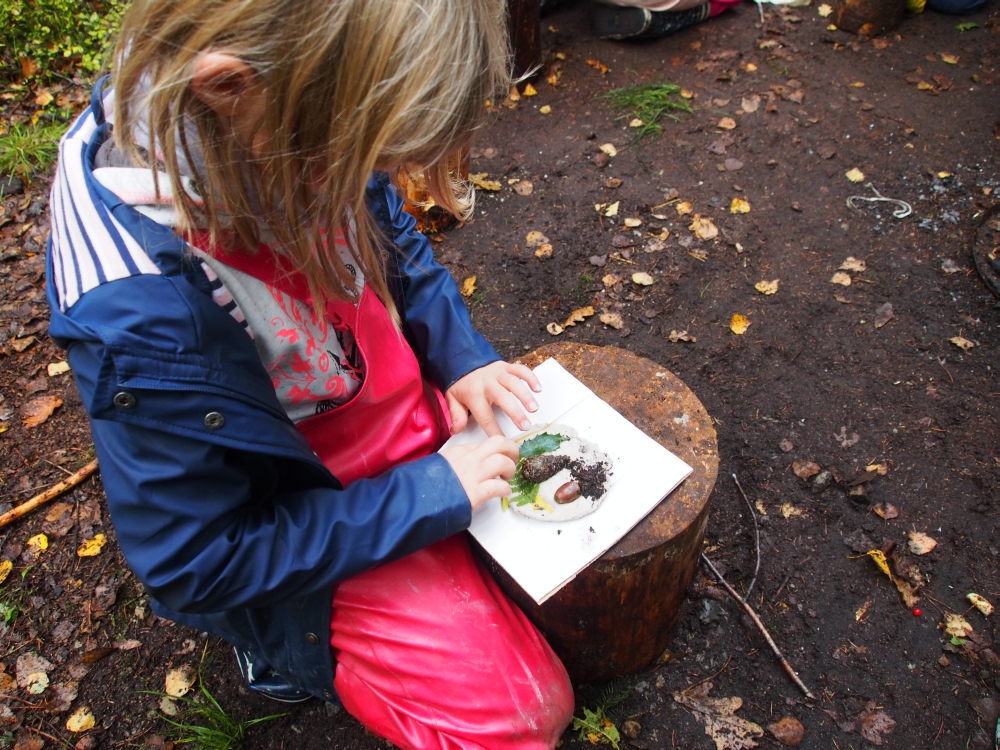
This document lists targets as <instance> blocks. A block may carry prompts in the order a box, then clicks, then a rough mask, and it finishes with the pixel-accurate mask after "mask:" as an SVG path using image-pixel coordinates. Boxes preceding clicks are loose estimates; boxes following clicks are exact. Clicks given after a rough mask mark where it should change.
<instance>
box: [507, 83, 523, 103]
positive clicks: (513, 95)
mask: <svg viewBox="0 0 1000 750" xmlns="http://www.w3.org/2000/svg"><path fill="white" fill-rule="evenodd" d="M507 99H508V100H510V101H512V102H519V101H521V94H520V93H518V90H517V86H511V87H510V95H509V96H508V97H507Z"/></svg>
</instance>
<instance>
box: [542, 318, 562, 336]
mask: <svg viewBox="0 0 1000 750" xmlns="http://www.w3.org/2000/svg"><path fill="white" fill-rule="evenodd" d="M545 330H546V331H548V332H549V333H551V334H552V335H553V336H558V335H559V334H560V333H562V332H563V327H562V326H561V325H559V324H558V323H556V322H555V321H552V322H551V323H549V324H548V325H547V326H545Z"/></svg>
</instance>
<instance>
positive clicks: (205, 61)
mask: <svg viewBox="0 0 1000 750" xmlns="http://www.w3.org/2000/svg"><path fill="white" fill-rule="evenodd" d="M191 90H192V92H194V95H195V96H196V97H198V98H199V99H200V100H201V101H202V102H204V103H205V104H207V105H208V106H209V107H210V108H211V109H212V110H214V111H215V113H216V114H217V115H219V117H222V118H227V119H231V118H240V117H243V116H245V115H248V114H251V113H253V112H254V111H255V110H256V109H257V107H258V106H259V105H260V103H261V102H260V96H261V95H262V86H261V82H260V79H259V78H257V74H256V73H255V72H254V70H253V68H251V67H250V66H249V65H247V64H246V62H244V61H243V60H241V59H240V58H238V57H236V56H235V55H230V54H227V53H225V52H205V53H203V54H202V55H200V56H199V57H198V59H197V60H196V61H195V67H194V75H193V76H192V77H191Z"/></svg>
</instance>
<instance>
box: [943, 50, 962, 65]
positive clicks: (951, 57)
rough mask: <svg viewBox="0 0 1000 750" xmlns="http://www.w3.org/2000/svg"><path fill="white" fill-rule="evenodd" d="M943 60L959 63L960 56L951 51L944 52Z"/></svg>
mask: <svg viewBox="0 0 1000 750" xmlns="http://www.w3.org/2000/svg"><path fill="white" fill-rule="evenodd" d="M941 61H942V62H946V63H948V64H949V65H958V56H957V55H953V54H951V53H950V52H942V53H941Z"/></svg>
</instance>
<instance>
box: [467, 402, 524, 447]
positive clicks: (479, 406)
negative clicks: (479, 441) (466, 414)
mask: <svg viewBox="0 0 1000 750" xmlns="http://www.w3.org/2000/svg"><path fill="white" fill-rule="evenodd" d="M469 411H470V412H472V416H474V417H475V418H476V421H477V422H479V426H480V427H482V428H483V431H484V432H485V433H486V434H487V435H489V436H490V437H494V436H497V435H501V436H502V435H503V430H501V429H500V425H498V424H497V420H496V417H494V416H493V407H492V406H490V402H489V401H487V400H486V399H485V398H482V397H479V398H477V399H475V400H473V401H472V402H471V403H470V404H469ZM515 421H516V420H515Z"/></svg>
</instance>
